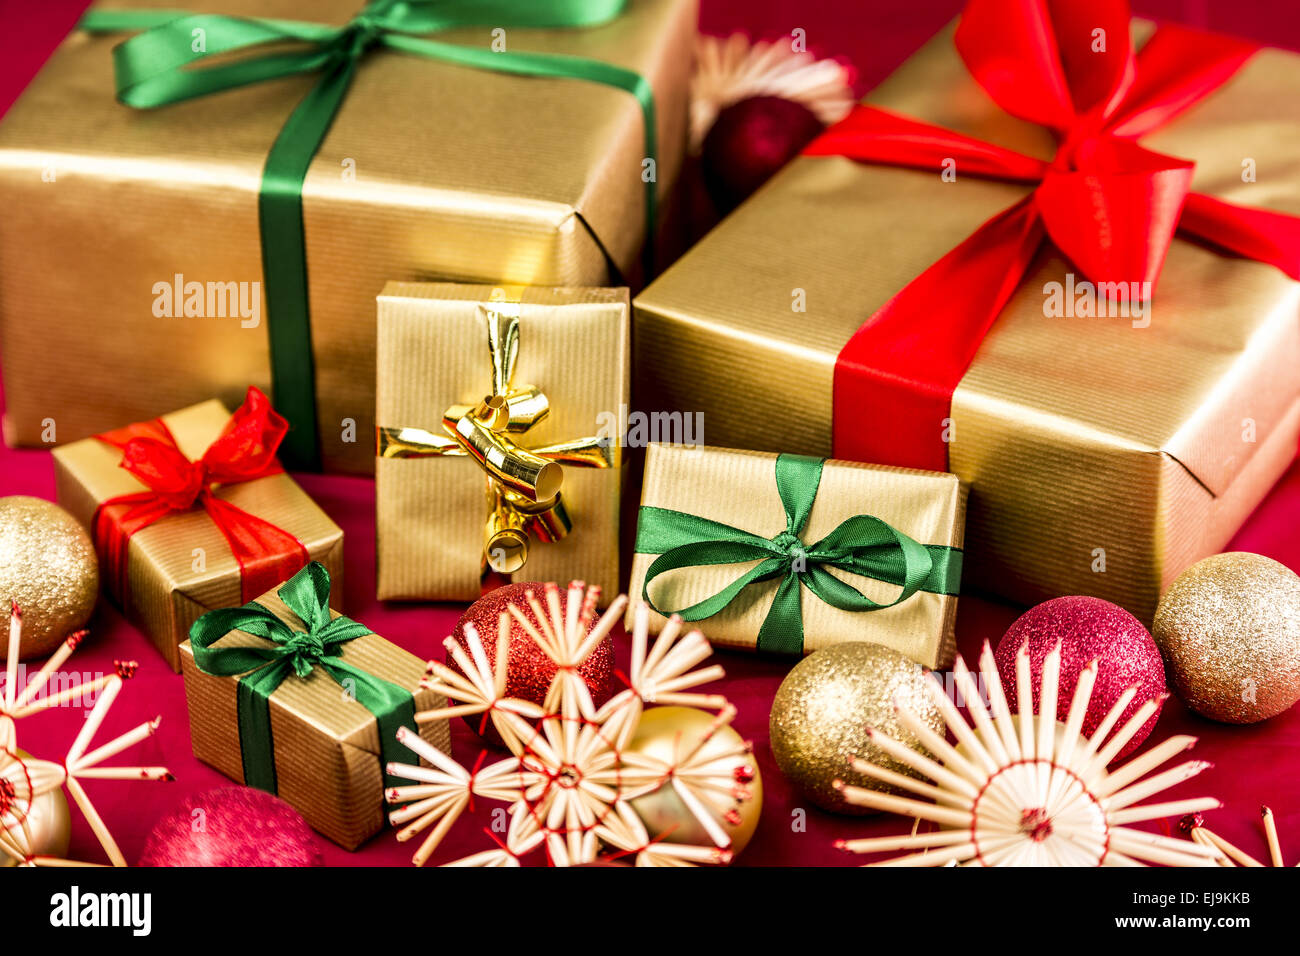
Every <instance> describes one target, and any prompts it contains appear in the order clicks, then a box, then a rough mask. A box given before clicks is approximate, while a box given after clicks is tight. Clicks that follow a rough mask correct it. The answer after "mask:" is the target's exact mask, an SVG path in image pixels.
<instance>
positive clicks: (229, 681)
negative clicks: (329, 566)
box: [181, 562, 451, 850]
mask: <svg viewBox="0 0 1300 956" xmlns="http://www.w3.org/2000/svg"><path fill="white" fill-rule="evenodd" d="M330 590H331V581H330V575H329V572H328V571H326V570H325V568H324V567H323V566H322V565H320V564H318V563H316V562H313V563H311V564H309V565H307V567H305V568H303V570H302V571H300V572H299V573H298V574H297V575H295V576H294V577H293V578H291V579H289V581H288V582H286V583H285V584H284V585H282V586H281V587H278V588H276V589H275V590H274V591H270V592H268V593H266V594H263V595H262V596H261V597H259V598H257V599H256V600H255V601H252V602H249V603H248V604H245V605H244V606H243V607H233V608H222V609H219V610H216V611H211V612H209V613H208V614H206V615H204V616H203V617H201V618H199V619H198V620H197V621H196V622H195V623H194V626H193V627H192V628H191V630H190V640H188V641H186V642H185V643H184V644H182V645H181V659H182V662H183V668H182V670H183V673H184V675H185V700H186V703H187V704H188V706H189V712H190V737H191V741H192V745H193V748H194V756H195V757H197V758H198V759H200V760H202V761H203V762H204V763H206V764H209V765H211V766H212V767H215V768H216V769H217V770H219V771H221V772H222V773H224V774H225V775H226V776H228V777H230V778H231V779H232V780H235V781H237V782H239V783H242V784H245V785H247V786H250V787H257V788H259V789H262V790H267V791H269V792H271V793H274V794H277V795H278V796H280V797H281V798H283V799H284V800H286V801H287V802H288V803H290V804H292V805H293V806H294V807H295V808H296V809H297V810H298V812H299V813H301V814H302V815H303V819H305V820H306V821H307V823H308V824H310V825H311V826H312V827H313V828H314V829H315V830H317V831H319V832H320V833H322V834H324V835H325V836H326V837H328V838H329V839H331V840H333V841H334V842H335V843H337V844H339V845H340V846H342V847H344V848H345V849H348V850H352V849H356V847H357V846H359V845H360V844H361V843H362V842H363V841H364V840H366V839H367V838H368V837H370V836H372V835H373V834H375V833H376V832H378V831H379V830H380V829H382V828H383V826H384V824H385V820H386V819H387V808H386V805H385V801H384V788H385V786H387V785H389V782H390V781H389V777H388V775H387V770H386V767H387V765H388V764H389V763H406V764H409V763H410V762H411V761H412V754H411V752H410V751H409V750H408V749H407V748H406V747H405V746H403V745H402V744H400V743H399V742H398V741H397V737H396V734H397V730H398V729H399V728H401V727H407V728H409V729H410V730H416V729H417V723H416V720H415V714H417V713H419V712H421V711H427V710H434V709H436V708H438V707H441V706H443V705H444V703H445V700H444V698H443V697H442V696H441V695H439V694H436V693H434V692H433V691H431V690H426V689H423V688H421V687H420V686H419V684H420V680H421V679H422V678H423V677H424V674H425V662H424V661H422V660H420V658H418V657H416V656H415V655H414V654H411V653H408V652H407V651H404V650H402V649H401V648H400V647H398V646H397V645H395V644H392V643H390V642H389V641H386V640H384V638H382V637H380V636H379V635H378V634H375V633H373V632H371V630H370V629H369V628H368V627H366V626H365V625H363V624H360V623H358V622H357V621H354V620H352V619H351V618H348V617H344V616H343V615H341V614H339V613H338V612H337V611H332V610H330V607H329V599H330ZM418 730H419V733H420V736H421V737H423V738H424V739H425V740H427V741H428V742H429V743H430V744H432V745H433V746H435V747H437V748H439V749H440V750H442V751H444V752H450V749H451V735H450V730H449V729H448V727H447V722H446V721H445V720H434V721H424V722H421V723H420V724H419V726H418ZM395 779H396V778H394V780H395Z"/></svg>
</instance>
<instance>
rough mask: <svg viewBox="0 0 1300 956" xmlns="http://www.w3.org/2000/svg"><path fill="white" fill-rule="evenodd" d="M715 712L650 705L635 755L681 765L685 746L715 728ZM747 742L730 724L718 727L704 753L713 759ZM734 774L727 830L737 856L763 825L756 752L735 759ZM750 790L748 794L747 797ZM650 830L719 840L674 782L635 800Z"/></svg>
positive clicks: (668, 838)
mask: <svg viewBox="0 0 1300 956" xmlns="http://www.w3.org/2000/svg"><path fill="white" fill-rule="evenodd" d="M714 718H715V715H713V714H710V713H707V712H705V711H703V710H696V709H695V708H694V707H650V708H647V709H646V710H645V711H644V712H643V713H642V714H641V722H640V723H639V724H638V725H637V729H636V733H635V734H634V735H633V736H632V739H631V740H630V741H629V742H628V746H627V749H628V751H629V752H631V753H638V754H643V755H645V756H648V757H653V758H655V759H657V760H663V761H665V762H672V763H675V762H676V760H675V757H676V756H677V755H679V754H680V753H681V750H682V747H683V746H690V747H693V746H694V745H695V743H696V742H698V741H699V739H700V737H701V736H702V735H703V734H704V733H705V732H706V731H707V730H708V729H709V726H710V725H711V724H712V723H713V721H714ZM742 743H744V739H743V738H742V737H741V736H740V734H738V733H736V731H735V730H734V729H733V728H731V727H730V726H723V727H720V728H718V730H717V732H716V733H715V734H714V735H713V736H712V737H711V738H710V739H709V742H708V743H706V744H705V745H704V747H703V748H702V749H701V751H700V758H701V759H702V760H707V759H708V757H709V755H710V754H711V753H721V752H722V751H725V750H731V749H733V748H735V747H737V746H739V745H740V744H742ZM732 760H733V764H734V766H733V767H732V768H731V774H730V775H731V778H732V780H734V781H735V783H736V794H737V800H736V802H735V803H734V804H733V806H732V808H731V810H729V811H728V812H727V815H726V817H725V818H724V819H723V820H722V828H723V830H725V831H726V833H727V836H729V837H730V838H731V847H730V849H731V852H732V854H733V855H734V854H737V853H739V852H740V851H741V850H743V849H744V848H745V847H746V845H748V843H749V840H750V838H751V837H752V836H753V835H754V831H755V830H756V829H757V828H758V817H759V814H760V813H762V810H763V780H762V778H761V777H760V776H759V774H758V765H757V763H756V762H755V761H754V758H753V756H752V755H744V756H740V757H734V758H732ZM744 794H748V796H747V797H744V796H743V795H744ZM631 803H632V809H633V810H635V811H636V813H637V816H639V817H640V818H641V822H642V823H644V824H645V826H646V832H648V833H649V834H650V836H651V837H652V838H655V839H660V840H662V841H663V842H665V843H684V844H689V845H692V846H712V845H713V841H712V840H711V839H710V838H709V835H708V833H706V832H705V830H704V828H703V827H702V826H700V824H699V822H698V821H697V820H696V819H695V817H694V815H693V814H692V813H691V811H690V810H689V809H688V808H687V807H686V805H685V804H684V803H682V799H681V797H679V796H678V795H677V791H676V790H674V789H673V788H672V786H670V785H665V786H662V787H660V788H659V789H658V790H656V791H654V792H653V793H648V794H646V795H645V796H643V797H637V798H636V799H635V800H633V801H631Z"/></svg>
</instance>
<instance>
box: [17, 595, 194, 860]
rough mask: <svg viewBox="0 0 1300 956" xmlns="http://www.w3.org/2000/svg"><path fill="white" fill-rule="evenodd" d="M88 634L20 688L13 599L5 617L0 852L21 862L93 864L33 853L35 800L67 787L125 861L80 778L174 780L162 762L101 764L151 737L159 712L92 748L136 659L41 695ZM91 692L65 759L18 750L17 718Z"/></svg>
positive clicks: (103, 841) (107, 849)
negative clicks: (89, 705)
mask: <svg viewBox="0 0 1300 956" xmlns="http://www.w3.org/2000/svg"><path fill="white" fill-rule="evenodd" d="M85 635H86V632H85V631H77V632H76V633H74V634H71V635H69V636H68V637H67V639H66V640H64V642H63V643H62V644H61V645H60V646H59V648H58V650H56V651H55V652H54V654H53V655H51V657H50V659H49V660H48V661H46V662H45V664H44V666H42V667H41V669H40V670H39V671H38V672H37V673H36V675H35V676H34V677H33V678H32V679H31V680H30V681H28V682H27V685H26V686H25V687H22V688H19V686H18V676H19V668H18V647H19V644H20V643H21V642H20V637H21V636H22V612H21V611H20V610H19V608H18V605H16V604H15V605H14V606H13V609H12V613H11V615H10V618H9V656H8V661H7V666H6V669H5V685H4V694H3V697H0V856H8V857H10V858H12V859H13V860H15V861H17V862H18V864H19V865H20V866H93V865H95V864H90V863H81V862H78V861H74V860H66V859H62V858H58V857H51V856H44V855H41V854H40V853H39V852H37V851H38V849H39V848H38V847H36V846H35V845H34V836H33V833H32V830H31V828H30V826H29V825H28V816H29V813H30V811H31V808H32V804H33V803H34V802H35V801H36V800H37V799H39V798H40V797H42V796H44V795H45V794H47V793H49V792H50V791H52V790H56V789H58V788H60V787H63V788H65V789H66V790H67V792H68V794H69V795H70V796H71V797H72V799H73V801H74V802H75V803H76V804H77V806H78V807H80V808H81V812H82V813H83V814H84V815H85V817H86V822H87V823H89V824H90V829H91V830H92V831H93V832H94V834H95V837H96V838H97V839H98V840H99V844H100V846H101V847H103V849H104V853H105V854H106V855H107V856H108V858H109V860H110V861H111V863H112V864H113V865H114V866H126V859H125V858H124V857H123V856H122V851H121V850H120V849H118V846H117V842H116V841H115V840H114V839H113V835H112V834H111V833H110V832H109V830H108V827H107V826H106V825H105V824H104V821H103V819H102V818H101V817H100V815H99V813H98V811H97V810H96V809H95V805H94V804H93V803H92V802H91V800H90V797H89V795H87V793H86V790H85V788H84V787H83V786H82V781H84V780H96V779H97V780H172V779H174V778H173V777H172V775H171V773H170V771H168V770H167V768H166V767H106V766H103V763H104V761H106V760H108V759H110V758H112V757H115V756H117V755H118V754H120V753H121V752H122V751H124V750H126V749H128V748H129V747H133V746H134V745H135V744H137V743H139V742H140V741H142V740H144V739H145V738H147V737H150V736H152V734H153V733H154V731H155V730H157V729H158V723H159V720H160V719H161V718H157V717H155V718H154V719H153V720H148V721H145V722H144V723H142V724H140V725H138V726H137V727H135V728H134V729H133V730H129V731H127V732H126V733H124V734H122V735H120V736H118V737H115V738H114V739H112V740H110V741H109V742H108V743H105V744H103V745H102V746H100V747H97V748H96V749H94V750H89V747H90V744H91V741H92V740H93V739H94V737H95V734H96V733H98V732H99V728H100V726H101V725H102V724H103V722H104V718H105V717H106V716H107V714H108V711H109V710H110V708H112V706H113V702H114V701H115V700H117V695H118V694H119V693H120V692H121V690H122V684H123V681H125V680H127V679H129V678H131V677H132V676H133V675H134V674H135V668H136V664H135V662H134V661H132V662H122V661H118V662H115V670H114V672H113V673H111V674H104V675H101V676H99V677H96V678H95V679H94V680H90V681H87V682H85V683H79V684H73V685H71V686H67V687H63V688H62V689H59V690H57V691H55V692H54V693H51V694H48V695H46V696H41V694H42V692H43V691H44V690H45V689H46V688H47V687H48V686H49V684H50V678H51V677H52V676H54V674H55V673H56V671H57V670H58V669H59V668H60V667H62V666H63V664H64V663H65V662H66V661H67V659H68V658H69V657H70V656H72V653H73V651H75V650H76V649H77V645H78V644H80V643H81V640H82V638H84V637H85ZM92 695H93V696H94V697H95V704H94V706H93V707H92V708H91V711H90V714H89V716H87V718H86V721H85V723H84V724H83V725H82V728H81V731H80V732H79V733H78V734H77V737H76V739H75V740H74V741H73V742H72V746H71V747H69V749H68V751H67V753H66V754H65V755H64V756H63V758H62V759H59V760H44V759H40V758H34V757H27V756H23V755H21V754H20V753H19V751H18V740H17V737H18V733H17V724H18V721H19V720H22V719H23V718H25V717H29V716H31V715H32V714H35V713H39V712H40V711H43V710H48V709H49V708H51V707H58V706H61V705H63V704H66V703H69V702H71V701H74V700H77V701H82V700H85V699H87V698H89V697H90V696H92ZM88 750H89V752H88Z"/></svg>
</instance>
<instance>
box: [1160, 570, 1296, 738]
mask: <svg viewBox="0 0 1300 956" xmlns="http://www.w3.org/2000/svg"><path fill="white" fill-rule="evenodd" d="M1152 630H1153V633H1154V635H1155V640H1156V644H1157V645H1159V647H1160V651H1161V653H1163V654H1164V656H1165V663H1166V664H1167V665H1168V667H1169V679H1170V682H1171V683H1172V684H1173V686H1174V691H1175V692H1176V693H1177V694H1178V696H1179V697H1180V698H1181V699H1182V701H1183V702H1184V703H1185V704H1187V706H1188V707H1190V708H1191V709H1192V710H1194V711H1196V712H1197V713H1198V714H1201V715H1203V716H1205V717H1209V718H1211V719H1213V720H1219V721H1222V722H1224V723H1227V724H1253V723H1255V722H1257V721H1260V720H1268V719H1269V718H1270V717H1276V716H1277V715H1278V714H1280V713H1282V712H1283V711H1284V710H1287V709H1288V708H1290V707H1291V705H1292V704H1294V703H1295V702H1296V701H1297V700H1300V576H1297V575H1296V573H1295V572H1294V571H1292V570H1291V569H1290V568H1288V567H1286V566H1285V565H1283V564H1279V563H1278V562H1276V561H1274V560H1272V559H1271V558H1266V557H1264V556H1263V555H1260V554H1250V553H1249V552H1245V551H1233V552H1229V553H1227V554H1216V555H1213V556H1212V557H1208V558H1206V559H1205V560H1203V561H1199V562H1197V563H1196V564H1194V565H1192V566H1191V567H1190V568H1188V569H1187V570H1186V571H1184V572H1183V573H1182V574H1180V575H1179V576H1178V577H1177V579H1176V580H1175V581H1174V583H1173V584H1172V585H1171V586H1170V588H1169V590H1168V591H1166V592H1165V594H1164V597H1162V598H1161V599H1160V606H1159V607H1158V608H1157V609H1156V617H1155V624H1154V626H1153V628H1152Z"/></svg>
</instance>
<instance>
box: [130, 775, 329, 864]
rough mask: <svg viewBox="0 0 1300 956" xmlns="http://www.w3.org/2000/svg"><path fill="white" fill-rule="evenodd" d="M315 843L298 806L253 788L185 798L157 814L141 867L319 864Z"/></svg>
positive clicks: (321, 862)
mask: <svg viewBox="0 0 1300 956" xmlns="http://www.w3.org/2000/svg"><path fill="white" fill-rule="evenodd" d="M324 862H325V861H324V857H323V856H322V855H321V848H320V842H319V841H318V840H317V839H316V835H315V834H314V833H312V831H311V828H310V827H309V826H307V824H306V822H305V821H304V820H303V818H302V817H301V816H300V815H299V813H298V811H297V810H295V809H294V808H293V807H291V806H289V804H287V803H285V802H284V801H283V800H281V799H280V798H279V797H277V796H273V795H272V794H269V793H266V792H265V791H263V790H256V789H254V788H252V787H218V788H217V789H215V790H208V791H206V792H204V793H197V794H193V795H191V796H189V797H187V798H186V799H185V800H184V802H182V803H181V804H179V805H178V806H177V807H176V808H175V809H173V810H170V811H168V812H167V813H166V814H164V815H163V816H162V817H160V818H159V819H158V822H157V823H155V824H154V826H153V829H152V830H150V831H149V836H148V838H147V839H146V840H145V843H144V850H143V851H142V852H141V854H140V865H141V866H323V865H324Z"/></svg>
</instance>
